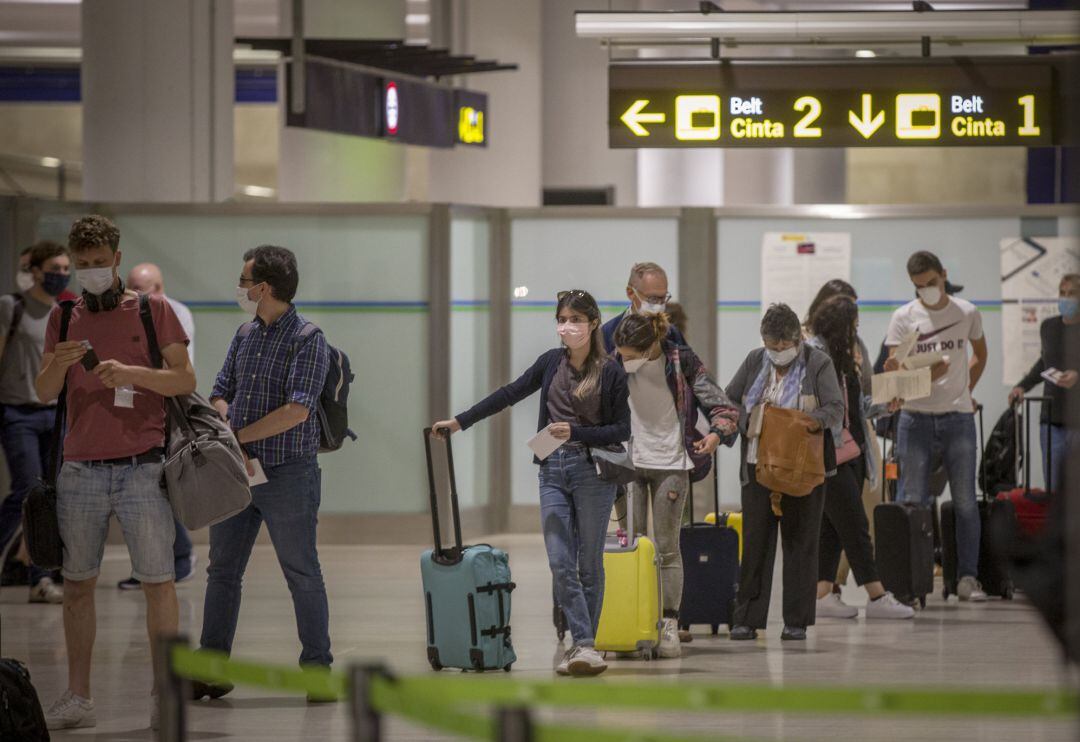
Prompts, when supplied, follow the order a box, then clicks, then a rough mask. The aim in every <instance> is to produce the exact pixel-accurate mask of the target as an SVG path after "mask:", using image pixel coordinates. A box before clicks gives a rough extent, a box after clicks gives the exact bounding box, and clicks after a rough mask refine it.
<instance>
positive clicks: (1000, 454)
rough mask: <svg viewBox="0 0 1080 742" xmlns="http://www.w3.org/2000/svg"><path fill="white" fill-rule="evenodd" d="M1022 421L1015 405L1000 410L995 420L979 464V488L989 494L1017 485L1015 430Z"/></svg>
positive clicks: (1004, 490) (994, 494) (993, 494)
mask: <svg viewBox="0 0 1080 742" xmlns="http://www.w3.org/2000/svg"><path fill="white" fill-rule="evenodd" d="M1019 424H1020V414H1019V412H1017V410H1016V409H1015V408H1014V407H1010V408H1009V409H1007V410H1005V412H1003V413H1001V417H999V418H998V421H997V422H996V423H994V429H993V431H991V433H990V440H988V441H987V442H986V448H985V450H983V456H982V461H981V462H980V464H979V489H981V490H982V491H983V492H985V493H986V494H987V496H989V497H994V496H996V495H997V494H998V493H999V492H1007V491H1008V490H1011V489H1014V488H1016V486H1017V482H1016V470H1017V463H1018V460H1017V456H1018V455H1019V454H1018V452H1017V450H1016V430H1017V426H1018V425H1019Z"/></svg>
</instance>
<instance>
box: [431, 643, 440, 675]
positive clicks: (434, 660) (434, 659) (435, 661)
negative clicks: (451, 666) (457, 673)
mask: <svg viewBox="0 0 1080 742" xmlns="http://www.w3.org/2000/svg"><path fill="white" fill-rule="evenodd" d="M428 662H429V663H430V664H431V669H432V670H434V671H435V672H438V671H439V670H441V669H443V666H442V663H441V662H440V661H439V650H438V649H436V648H435V647H428Z"/></svg>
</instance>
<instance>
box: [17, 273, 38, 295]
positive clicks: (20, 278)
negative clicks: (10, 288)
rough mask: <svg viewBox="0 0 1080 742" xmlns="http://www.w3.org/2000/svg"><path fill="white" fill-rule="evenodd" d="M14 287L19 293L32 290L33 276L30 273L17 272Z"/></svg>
mask: <svg viewBox="0 0 1080 742" xmlns="http://www.w3.org/2000/svg"><path fill="white" fill-rule="evenodd" d="M15 286H16V287H18V289H19V291H29V290H30V289H32V288H34V274H33V273H31V272H30V271H19V272H18V273H17V274H16V275H15Z"/></svg>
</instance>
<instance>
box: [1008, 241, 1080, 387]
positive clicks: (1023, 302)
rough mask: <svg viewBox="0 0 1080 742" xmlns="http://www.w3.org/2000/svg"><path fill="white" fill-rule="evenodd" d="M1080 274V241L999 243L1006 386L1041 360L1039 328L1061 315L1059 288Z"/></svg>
mask: <svg viewBox="0 0 1080 742" xmlns="http://www.w3.org/2000/svg"><path fill="white" fill-rule="evenodd" d="M1067 273H1080V238H1077V237H1012V238H1006V239H1003V240H1002V241H1001V330H1002V337H1003V338H1004V344H1005V347H1006V348H1008V349H1009V350H1010V352H1008V353H1006V354H1005V363H1004V376H1005V378H1004V379H1003V380H1002V381H1003V383H1004V384H1005V385H1006V386H1013V385H1014V384H1016V382H1017V381H1019V380H1020V379H1021V378H1022V377H1023V376H1024V374H1026V373H1027V372H1028V370H1029V369H1030V368H1031V366H1032V365H1033V364H1034V363H1035V361H1037V360H1039V353H1040V349H1041V348H1040V346H1041V343H1040V341H1039V327H1040V325H1042V322H1043V320H1045V319H1047V318H1049V317H1053V316H1054V315H1056V314H1057V313H1058V306H1057V297H1058V286H1059V284H1060V283H1061V278H1062V276H1064V275H1066V274H1067Z"/></svg>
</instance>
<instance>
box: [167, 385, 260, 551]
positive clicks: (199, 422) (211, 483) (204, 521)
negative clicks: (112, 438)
mask: <svg viewBox="0 0 1080 742" xmlns="http://www.w3.org/2000/svg"><path fill="white" fill-rule="evenodd" d="M167 410H168V426H169V430H168V433H169V445H168V454H167V456H166V458H165V487H166V490H167V492H168V495H169V504H171V505H172V510H173V514H174V515H175V516H176V518H177V520H179V521H180V522H181V523H183V524H184V526H185V527H186V528H187V529H188V530H192V531H194V530H198V529H199V528H204V527H206V526H212V525H214V524H215V523H220V522H221V521H223V520H225V519H226V518H229V517H231V516H233V515H236V514H237V513H239V512H240V511H241V510H243V509H244V508H246V507H247V506H248V505H249V504H251V489H250V487H248V476H247V469H246V468H245V466H244V455H243V453H242V452H241V451H240V444H239V443H237V441H236V436H235V435H234V434H233V432H232V430H230V429H229V424H228V423H227V422H225V421H224V420H222V419H221V415H219V414H218V412H217V410H215V409H214V408H213V407H212V406H211V405H210V403H209V402H208V401H206V399H205V398H203V397H202V396H200V395H198V394H189V395H186V396H184V397H173V398H171V399H169V400H168V407H167Z"/></svg>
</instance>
